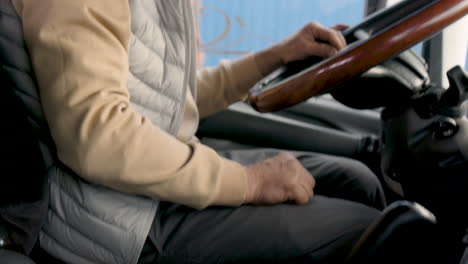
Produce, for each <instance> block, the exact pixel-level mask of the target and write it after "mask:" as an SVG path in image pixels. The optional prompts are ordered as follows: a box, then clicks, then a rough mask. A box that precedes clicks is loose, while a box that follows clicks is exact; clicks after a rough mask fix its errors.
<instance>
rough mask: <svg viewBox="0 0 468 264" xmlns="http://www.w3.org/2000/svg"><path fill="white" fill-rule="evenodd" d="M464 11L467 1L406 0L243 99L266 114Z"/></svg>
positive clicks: (397, 50)
mask: <svg viewBox="0 0 468 264" xmlns="http://www.w3.org/2000/svg"><path fill="white" fill-rule="evenodd" d="M466 14H468V0H417V1H415V0H406V1H403V2H401V3H399V4H397V5H395V6H393V7H391V8H387V9H384V10H382V11H380V12H377V13H375V14H374V15H372V16H369V17H368V18H367V19H365V20H364V21H362V22H361V23H359V24H358V25H356V26H354V27H352V28H349V29H347V30H345V31H344V32H343V35H344V37H345V38H346V40H347V42H348V47H347V48H345V49H344V50H342V51H340V52H339V53H338V54H337V55H335V56H333V57H330V58H327V59H325V60H321V59H318V58H310V59H307V60H305V61H300V62H294V63H291V64H288V65H286V66H284V67H282V68H281V69H279V70H278V71H276V72H274V73H272V74H270V75H269V76H267V77H265V78H264V80H263V81H262V82H261V86H260V89H252V90H251V91H250V93H249V98H248V101H249V103H250V105H251V106H252V107H253V108H254V109H256V110H257V111H259V112H272V111H277V110H281V109H283V108H286V107H289V106H292V105H295V104H297V103H300V102H303V101H305V100H307V99H309V98H310V97H312V96H315V95H318V94H323V93H326V92H328V91H329V90H330V89H331V88H333V87H335V86H337V85H339V84H342V83H344V82H346V81H348V80H350V79H351V78H352V77H354V76H357V75H359V74H361V73H363V72H365V71H367V70H369V69H370V68H372V67H374V66H376V65H378V64H379V63H382V62H384V61H385V60H387V59H390V58H392V57H393V56H396V55H398V54H399V53H401V52H403V51H405V50H406V49H408V48H411V47H412V46H414V45H415V44H417V43H419V42H421V41H423V40H425V39H427V38H429V37H430V36H432V35H433V34H435V33H437V32H439V31H440V30H442V29H443V28H445V27H447V26H448V25H450V24H452V23H453V22H455V21H456V20H458V19H460V18H462V17H463V16H465V15H466Z"/></svg>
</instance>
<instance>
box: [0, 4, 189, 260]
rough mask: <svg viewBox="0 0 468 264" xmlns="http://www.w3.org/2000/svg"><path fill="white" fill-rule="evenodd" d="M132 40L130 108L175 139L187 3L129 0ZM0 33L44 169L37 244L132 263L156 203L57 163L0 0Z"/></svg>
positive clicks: (184, 81)
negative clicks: (46, 191) (43, 214)
mask: <svg viewBox="0 0 468 264" xmlns="http://www.w3.org/2000/svg"><path fill="white" fill-rule="evenodd" d="M129 3H130V6H131V12H132V14H131V15H132V39H131V45H130V56H129V62H130V68H129V72H130V74H129V76H130V77H129V80H128V89H129V91H130V97H131V98H130V99H131V102H132V106H133V107H134V108H135V110H136V111H138V112H140V113H141V114H143V115H145V116H146V117H148V118H149V119H150V120H152V122H153V123H154V124H155V125H157V126H159V127H161V128H162V129H164V130H165V131H167V132H169V133H171V134H173V135H175V134H176V133H177V131H178V129H179V126H180V122H181V120H182V116H183V112H184V106H185V98H186V93H187V89H188V88H189V87H190V89H191V90H192V93H193V94H194V95H195V94H196V90H195V89H196V84H195V73H196V70H195V37H194V28H195V27H194V21H193V14H192V9H191V7H190V1H189V0H170V1H168V0H130V1H129ZM0 12H3V13H6V14H8V17H9V20H8V23H10V24H11V25H10V24H9V26H8V29H9V30H6V31H1V32H0V50H3V51H5V50H8V52H9V54H10V55H11V56H6V57H8V58H10V62H9V63H10V64H12V65H14V67H13V68H12V69H8V70H9V72H10V73H11V74H13V75H14V78H15V81H16V83H18V92H17V94H18V95H19V96H20V98H21V99H22V100H23V101H24V102H25V103H26V105H27V106H28V112H29V116H30V119H31V122H32V123H33V125H34V127H35V128H36V129H37V131H38V133H41V134H43V135H44V136H43V141H42V150H43V154H44V156H45V157H46V163H47V167H48V168H49V169H48V178H49V187H50V204H49V210H48V216H47V221H46V224H45V226H44V228H43V229H42V231H41V234H40V243H41V247H42V248H44V249H45V250H46V251H47V252H49V253H50V254H51V255H53V256H55V257H57V258H59V259H61V260H63V261H66V262H67V263H72V264H88V263H89V264H96V263H102V264H109V263H113V264H114V263H115V264H134V263H136V262H137V260H138V257H139V254H140V252H141V249H142V247H143V244H144V242H145V240H146V238H147V235H148V232H149V229H150V228H151V224H152V221H153V218H154V215H155V212H156V210H157V206H158V201H155V200H151V199H147V198H143V197H139V196H134V195H127V194H124V193H120V192H116V191H113V190H110V189H108V188H105V187H102V186H97V185H93V184H89V183H87V182H85V181H83V180H81V178H80V177H79V176H77V175H75V174H74V173H73V172H71V171H70V170H69V169H68V168H66V167H65V166H64V165H62V164H61V163H60V162H59V161H58V160H57V158H56V156H55V150H54V146H53V143H52V142H51V141H50V140H49V139H50V137H49V136H48V135H49V131H48V127H47V124H46V121H45V117H44V114H43V112H42V108H41V104H40V101H39V97H38V94H37V87H36V83H35V81H34V76H33V73H32V69H31V65H30V62H29V58H28V54H27V51H26V48H25V44H24V41H23V40H22V27H21V21H20V18H19V17H18V15H17V14H16V12H15V10H14V8H13V6H12V4H11V2H10V0H1V1H0Z"/></svg>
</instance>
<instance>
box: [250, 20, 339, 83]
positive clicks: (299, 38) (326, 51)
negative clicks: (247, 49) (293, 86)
mask: <svg viewBox="0 0 468 264" xmlns="http://www.w3.org/2000/svg"><path fill="white" fill-rule="evenodd" d="M346 28H347V26H345V25H336V26H334V27H332V28H326V27H324V26H322V25H320V24H318V23H315V22H311V23H309V24H307V25H305V26H304V27H303V28H302V29H301V30H299V31H298V32H297V33H295V34H293V35H292V36H291V37H289V38H287V39H285V40H283V41H281V42H279V43H277V44H275V45H273V46H271V47H269V48H267V49H264V50H262V51H260V52H258V53H256V55H255V58H256V62H257V66H258V68H259V70H260V72H261V73H262V74H263V75H264V76H266V75H268V74H269V73H270V72H272V71H274V70H275V69H277V68H278V67H280V66H282V65H285V64H288V63H290V62H293V61H297V60H302V59H306V58H307V57H310V56H318V57H322V58H327V57H330V56H333V55H335V54H336V53H337V52H338V51H339V50H341V49H343V48H345V47H346V40H345V38H344V37H343V35H342V34H341V33H340V31H341V30H344V29H346Z"/></svg>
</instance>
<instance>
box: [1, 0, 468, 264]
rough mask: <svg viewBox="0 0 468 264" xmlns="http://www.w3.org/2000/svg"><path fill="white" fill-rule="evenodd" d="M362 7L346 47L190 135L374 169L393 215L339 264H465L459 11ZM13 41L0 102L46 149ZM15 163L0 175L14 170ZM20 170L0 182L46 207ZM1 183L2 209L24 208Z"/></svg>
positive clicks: (428, 2)
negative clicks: (21, 188) (24, 187)
mask: <svg viewBox="0 0 468 264" xmlns="http://www.w3.org/2000/svg"><path fill="white" fill-rule="evenodd" d="M365 7H366V8H365V10H364V14H365V15H364V16H363V18H362V21H361V22H359V23H357V24H356V25H351V27H350V28H348V29H346V30H345V31H343V35H344V36H345V38H346V40H347V42H348V47H347V48H346V49H344V50H343V51H340V52H339V53H338V54H337V55H335V56H333V57H331V58H328V59H325V60H322V59H319V58H308V59H306V60H304V61H299V62H294V63H291V64H289V65H286V66H284V67H282V68H280V69H278V70H277V71H275V72H273V73H272V74H270V75H268V76H266V77H265V78H264V79H263V80H261V81H260V82H258V83H257V85H256V86H255V87H253V88H252V89H251V92H250V94H249V97H248V98H247V99H246V100H245V101H244V102H239V103H236V104H233V105H231V106H230V107H229V108H228V109H226V110H225V111H223V112H220V113H217V114H215V115H213V116H210V117H208V118H206V119H203V120H201V123H200V128H199V130H198V132H197V136H198V137H199V138H200V140H201V141H202V142H203V143H204V144H206V145H208V146H211V147H213V148H215V149H217V150H223V149H244V148H254V147H274V148H281V149H289V150H302V151H314V152H321V153H327V154H333V155H339V156H345V157H350V158H354V159H357V160H360V161H362V162H363V163H365V164H366V165H367V166H368V167H369V168H371V169H372V170H373V171H374V172H375V173H376V174H377V175H378V177H379V178H380V180H381V182H382V184H383V186H384V188H385V191H386V194H387V198H388V201H389V204H390V205H389V206H388V207H387V208H386V209H385V210H384V211H383V212H382V213H381V216H380V217H379V218H378V219H376V221H375V222H374V223H373V224H372V225H371V226H369V227H368V229H367V230H366V232H365V233H364V234H363V235H362V237H361V239H360V240H359V242H358V243H357V244H356V245H355V246H354V248H353V250H352V251H351V252H350V253H349V257H348V260H347V262H346V263H349V264H351V263H354V264H358V263H448V264H452V263H453V264H455V263H456V264H459V263H460V264H465V263H468V234H467V233H466V232H467V231H466V230H467V228H468V211H467V210H465V209H466V205H467V204H468V192H467V191H466V190H467V189H468V178H467V177H466V172H467V170H468V120H467V119H466V115H467V106H468V104H467V103H466V102H467V99H468V74H467V72H466V68H465V67H466V66H465V60H466V57H467V50H468V49H467V47H468V37H467V36H468V16H466V15H467V14H468V2H467V1H466V0H420V1H411V0H405V1H386V0H368V1H365ZM12 11H13V10H11V9H8V6H7V5H5V4H2V5H0V31H5V32H7V31H9V30H11V29H12V27H15V26H18V25H20V24H19V23H20V22H19V21H17V20H15V15H14V13H12ZM13 12H14V11H13ZM460 31H461V32H465V33H463V34H461V33H460ZM460 35H463V36H462V37H460ZM11 42H16V43H18V42H19V43H22V40H21V38H18V36H16V35H14V34H13V35H12V37H11V39H0V63H1V65H2V68H1V69H0V70H2V72H1V78H2V79H1V82H0V83H1V89H2V90H4V91H14V93H12V94H10V95H9V96H10V97H7V96H6V93H5V92H3V91H2V93H1V94H2V99H1V100H2V104H3V102H5V100H7V101H8V102H9V103H11V104H12V105H13V104H14V108H15V109H18V112H21V111H22V112H25V114H23V115H22V116H26V117H27V118H25V119H24V120H23V121H21V122H23V123H22V126H23V127H24V130H25V131H26V133H20V132H19V131H10V137H13V136H16V137H21V138H25V140H28V139H26V138H32V139H34V138H35V137H45V138H47V139H46V140H51V139H50V138H49V137H50V136H48V135H36V134H35V131H37V129H36V130H35V127H37V126H42V125H43V122H45V120H44V119H42V118H43V117H30V116H29V117H28V114H27V108H28V107H40V105H38V102H30V101H28V97H27V95H24V94H21V86H22V85H25V84H23V83H19V81H18V78H16V77H15V74H16V72H15V70H14V67H16V66H17V65H20V66H21V67H23V68H22V70H24V71H26V72H29V71H31V65H30V64H29V62H28V58H27V53H26V52H25V50H22V51H21V50H18V48H17V47H18V46H22V47H23V48H24V43H23V44H20V45H13V46H15V47H12V45H11ZM454 42H457V43H455V44H454ZM415 45H422V52H421V53H420V54H418V53H416V52H414V51H413V50H411V48H412V47H414V46H415ZM18 53H20V55H18ZM25 56H26V57H25ZM13 58H15V60H17V59H18V58H20V59H21V61H19V62H18V61H12V60H13ZM6 98H9V99H6ZM18 99H19V100H18ZM25 105H26V106H27V107H24V106H25ZM25 109H26V110H25ZM10 111H11V110H10ZM15 111H16V110H15ZM18 116H20V115H18ZM18 118H20V117H18ZM15 120H19V119H15ZM227 120H228V121H227ZM24 122H26V123H24ZM27 124H29V127H28V125H27ZM28 129H29V130H28ZM27 131H29V132H27ZM28 133H29V134H28ZM17 155H24V153H18V154H17ZM37 156H40V154H39V155H35V157H37ZM15 157H16V156H15V155H13V154H12V155H11V158H10V160H3V161H2V162H3V163H5V164H6V165H2V166H4V167H7V165H8V164H9V165H10V166H21V165H17V164H15V163H14V161H13V159H15ZM7 163H8V164H7ZM13 164H15V165H13ZM23 166H24V165H23ZM25 167H27V169H29V171H28V173H29V174H28V175H26V176H24V175H14V174H5V175H4V176H2V178H4V179H6V178H7V177H13V178H15V177H17V178H15V179H17V180H16V181H6V180H4V179H2V181H4V182H8V183H9V184H20V183H22V182H24V181H25V180H28V181H29V182H31V184H30V185H28V186H32V187H33V188H32V190H28V192H30V193H34V190H36V192H37V193H36V194H35V195H33V196H31V197H33V198H32V201H27V202H31V203H35V202H37V201H43V197H44V195H46V193H44V192H43V188H42V186H43V184H44V179H43V174H44V168H41V167H40V166H39V165H37V166H36V165H34V162H32V163H31V164H30V166H25ZM16 168H17V167H16ZM31 171H32V172H31ZM20 176H21V177H20ZM23 176H24V177H23ZM22 177H23V178H22ZM31 179H34V180H33V181H31ZM2 185H3V187H2V192H3V193H2V194H1V196H0V197H1V199H2V202H1V205H2V208H6V207H7V206H10V205H11V204H13V203H15V202H24V199H23V198H22V197H21V194H12V193H11V192H8V190H9V189H10V190H13V188H10V187H9V186H6V185H5V184H3V183H2ZM6 199H8V200H6ZM2 212H3V209H2ZM0 216H1V217H2V218H4V215H3V214H2V215H0ZM23 217H26V218H27V217H28V216H23ZM0 219H1V218H0ZM39 222H40V221H39ZM36 223H37V222H36ZM8 228H9V227H8V219H3V220H2V221H1V222H0V262H1V263H12V264H22V263H24V264H28V263H36V264H41V263H61V262H59V261H57V260H55V259H53V258H52V257H50V256H47V255H46V254H43V253H35V254H32V255H30V256H26V255H24V254H22V252H21V249H18V248H15V247H9V246H8ZM33 252H34V251H33Z"/></svg>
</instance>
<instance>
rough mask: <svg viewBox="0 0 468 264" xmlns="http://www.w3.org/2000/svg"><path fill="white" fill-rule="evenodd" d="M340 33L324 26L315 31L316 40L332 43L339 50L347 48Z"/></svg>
mask: <svg viewBox="0 0 468 264" xmlns="http://www.w3.org/2000/svg"><path fill="white" fill-rule="evenodd" d="M340 35H341V34H340V33H339V32H337V31H336V30H334V29H328V28H324V27H323V26H317V27H316V30H315V38H316V39H318V40H321V41H323V42H327V43H330V44H331V45H332V46H334V47H335V48H337V49H338V50H340V49H343V48H344V47H346V42H343V41H342V38H341V37H340Z"/></svg>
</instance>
